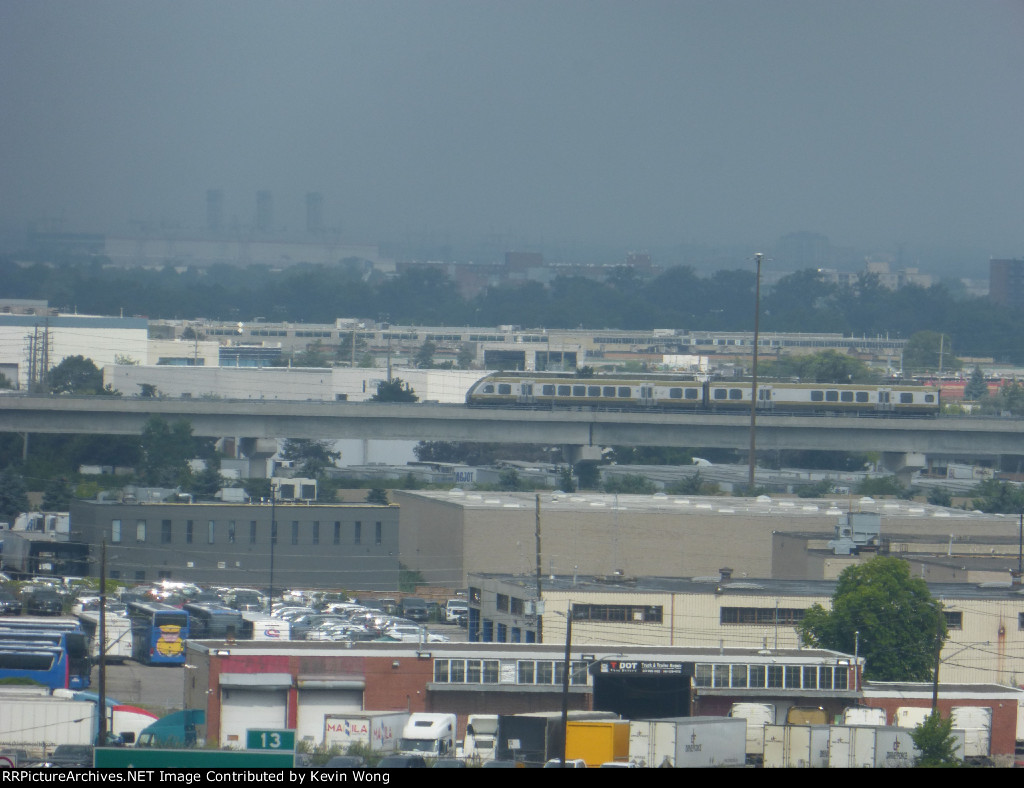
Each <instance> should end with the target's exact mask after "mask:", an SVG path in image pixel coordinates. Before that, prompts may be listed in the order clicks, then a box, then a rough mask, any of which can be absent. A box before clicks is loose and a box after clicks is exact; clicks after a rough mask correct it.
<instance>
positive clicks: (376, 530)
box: [373, 523, 384, 544]
mask: <svg viewBox="0 0 1024 788" xmlns="http://www.w3.org/2000/svg"><path fill="white" fill-rule="evenodd" d="M383 542H384V532H383V530H382V529H381V524H380V523H374V524H373V543H374V544H383Z"/></svg>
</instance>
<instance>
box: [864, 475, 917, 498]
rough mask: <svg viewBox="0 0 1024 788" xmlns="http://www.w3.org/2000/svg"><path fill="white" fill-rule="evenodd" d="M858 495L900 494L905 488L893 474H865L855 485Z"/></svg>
mask: <svg viewBox="0 0 1024 788" xmlns="http://www.w3.org/2000/svg"><path fill="white" fill-rule="evenodd" d="M856 492H857V494H858V495H875V496H877V495H896V496H902V495H903V493H904V492H905V488H904V487H903V485H902V484H900V480H899V479H897V478H896V477H895V476H873V477H872V476H866V477H864V478H863V479H862V480H861V482H860V484H858V485H857V489H856Z"/></svg>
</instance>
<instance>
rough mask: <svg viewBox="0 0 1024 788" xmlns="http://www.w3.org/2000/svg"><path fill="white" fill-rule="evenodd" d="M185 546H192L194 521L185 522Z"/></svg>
mask: <svg viewBox="0 0 1024 788" xmlns="http://www.w3.org/2000/svg"><path fill="white" fill-rule="evenodd" d="M185 544H192V521H191V520H186V521H185Z"/></svg>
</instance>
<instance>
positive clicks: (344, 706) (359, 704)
mask: <svg viewBox="0 0 1024 788" xmlns="http://www.w3.org/2000/svg"><path fill="white" fill-rule="evenodd" d="M362 708H363V690H362V687H359V688H358V689H303V688H302V687H301V686H300V687H299V721H298V726H297V728H296V731H295V735H296V739H297V740H298V741H308V742H309V743H310V744H313V745H319V744H321V743H323V740H324V717H325V716H327V715H328V714H347V713H349V712H353V711H362Z"/></svg>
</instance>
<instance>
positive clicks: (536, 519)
mask: <svg viewBox="0 0 1024 788" xmlns="http://www.w3.org/2000/svg"><path fill="white" fill-rule="evenodd" d="M533 537H534V541H535V543H536V547H535V548H534V549H535V552H536V560H537V642H538V643H543V642H544V627H543V626H541V612H540V611H541V600H542V599H543V598H544V597H543V596H542V589H541V575H540V571H541V567H540V493H538V494H537V496H536V513H535V515H534V530H533Z"/></svg>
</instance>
